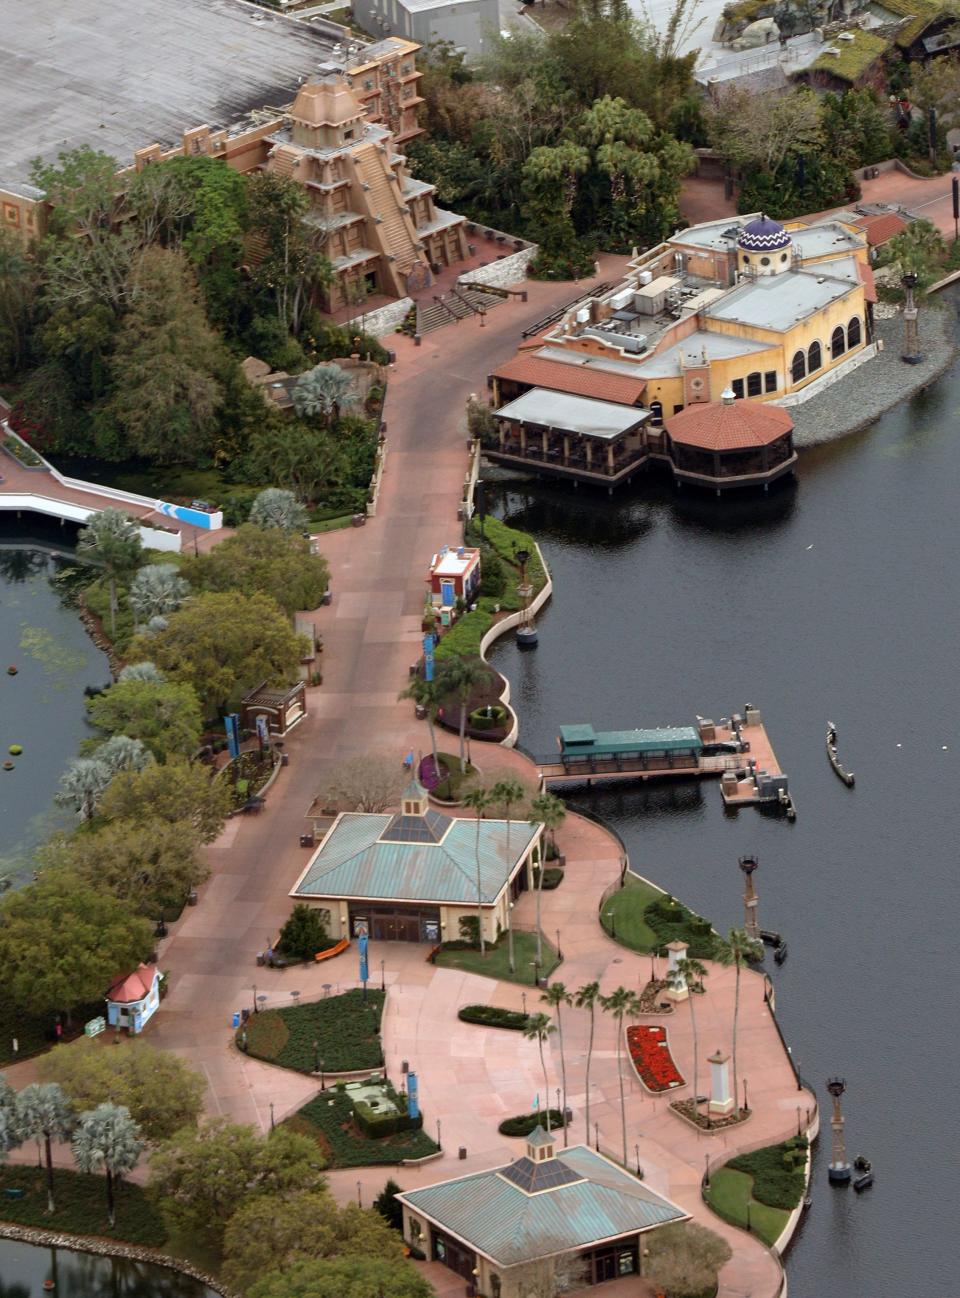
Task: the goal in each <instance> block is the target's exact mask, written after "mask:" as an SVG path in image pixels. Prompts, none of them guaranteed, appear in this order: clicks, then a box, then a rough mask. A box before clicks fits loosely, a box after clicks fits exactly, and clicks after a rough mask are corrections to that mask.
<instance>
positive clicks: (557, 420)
mask: <svg viewBox="0 0 960 1298" xmlns="http://www.w3.org/2000/svg"><path fill="white" fill-rule="evenodd" d="M496 413H497V416H498V418H500V419H512V420H515V421H516V422H517V423H523V424H544V425H545V426H546V427H547V428H559V429H562V430H564V431H566V432H570V433H582V434H584V436H587V437H603V438H611V437H618V436H619V435H620V434H621V433H625V432H627V431H628V430H629V429H631V428H636V426H637V425H638V424H642V423H643V422H644V421H645V420H647V419H649V418H650V411H649V410H638V409H637V408H636V406H617V405H614V404H613V402H612V401H595V400H594V399H593V398H592V397H572V396H570V395H568V394H567V393H566V392H548V391H547V389H546V388H531V389H530V391H529V392H524V394H523V396H522V397H517V399H516V401H511V402H509V403H508V404H507V405H505V406H503V407H501V409H500V410H498V411H497V412H496Z"/></svg>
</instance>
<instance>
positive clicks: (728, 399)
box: [720, 388, 737, 406]
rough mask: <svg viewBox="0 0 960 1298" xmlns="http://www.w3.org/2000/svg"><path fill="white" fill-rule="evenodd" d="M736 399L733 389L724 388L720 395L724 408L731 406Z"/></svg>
mask: <svg viewBox="0 0 960 1298" xmlns="http://www.w3.org/2000/svg"><path fill="white" fill-rule="evenodd" d="M736 399H737V397H736V393H735V392H734V390H733V388H724V389H723V391H722V392H721V393H720V400H721V401H722V402H723V404H724V405H725V406H732V405H733V403H734V402H735V401H736Z"/></svg>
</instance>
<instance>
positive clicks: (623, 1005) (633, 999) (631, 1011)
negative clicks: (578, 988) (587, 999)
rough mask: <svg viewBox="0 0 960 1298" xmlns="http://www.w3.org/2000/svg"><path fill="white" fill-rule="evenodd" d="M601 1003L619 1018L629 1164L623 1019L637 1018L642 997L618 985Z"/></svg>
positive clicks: (623, 1127) (622, 1112) (622, 1113)
mask: <svg viewBox="0 0 960 1298" xmlns="http://www.w3.org/2000/svg"><path fill="white" fill-rule="evenodd" d="M600 1005H601V1008H602V1009H603V1011H604V1013H605V1014H612V1015H613V1017H614V1018H615V1019H616V1020H617V1077H618V1078H619V1080H620V1127H621V1131H622V1133H623V1165H624V1167H626V1165H627V1101H626V1097H625V1096H624V1093H623V1068H622V1067H621V1061H622V1059H623V1020H624V1019H626V1018H636V1016H637V1015H638V1014H639V1013H640V998H639V997H638V996H637V994H636V992H632V991H630V989H629V988H628V987H618V988H617V989H616V991H612V992H611V993H610V995H609V996H601V997H600Z"/></svg>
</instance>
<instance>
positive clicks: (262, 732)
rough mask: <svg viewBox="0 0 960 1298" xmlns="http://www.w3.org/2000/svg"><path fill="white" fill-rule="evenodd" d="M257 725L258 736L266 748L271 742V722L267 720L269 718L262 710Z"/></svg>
mask: <svg viewBox="0 0 960 1298" xmlns="http://www.w3.org/2000/svg"><path fill="white" fill-rule="evenodd" d="M256 726H257V738H258V739H259V740H260V743H261V744H262V745H263V746H264V748H266V746H267V745H268V744H269V743H270V723H269V722H268V721H267V718H266V717H265V716H264V715H263V713H262V712H261V713H260V714H259V715H258V716H257V718H256Z"/></svg>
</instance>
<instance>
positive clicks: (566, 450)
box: [563, 433, 570, 464]
mask: <svg viewBox="0 0 960 1298" xmlns="http://www.w3.org/2000/svg"><path fill="white" fill-rule="evenodd" d="M569 459H570V434H569V433H564V435H563V462H564V464H566V462H567V461H568V460H569Z"/></svg>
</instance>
